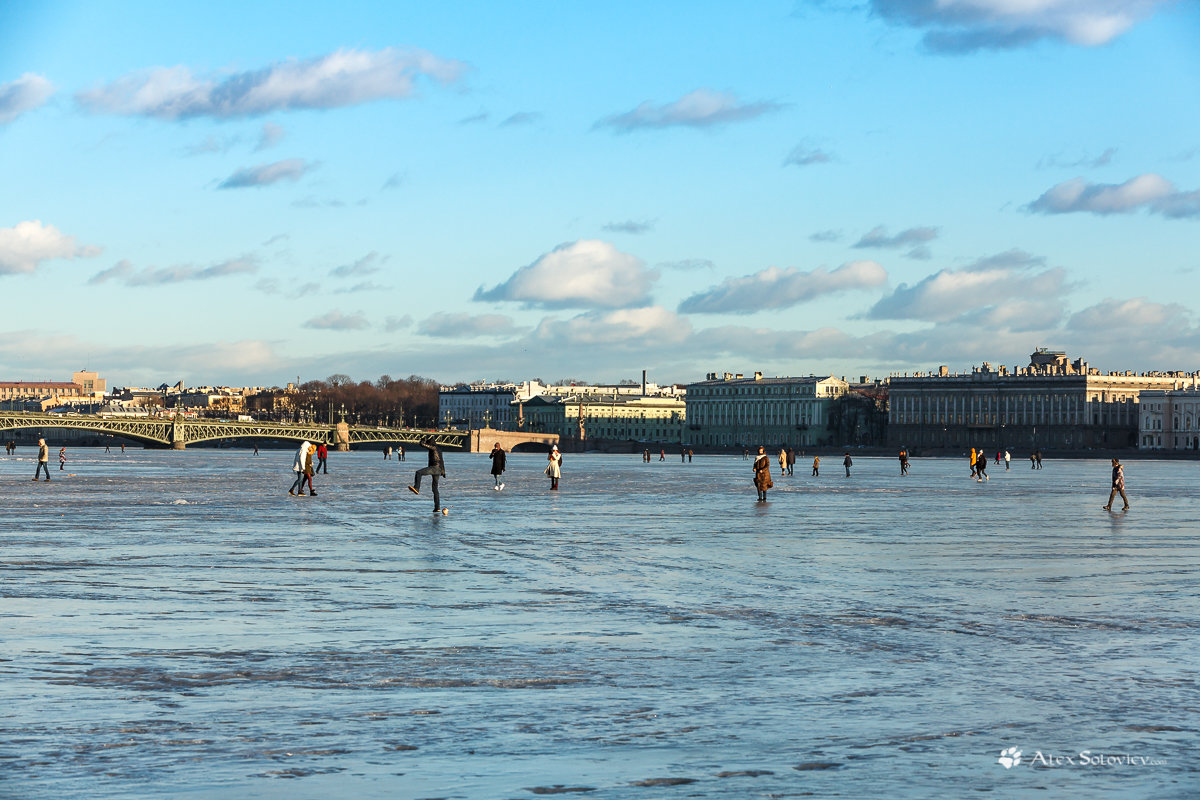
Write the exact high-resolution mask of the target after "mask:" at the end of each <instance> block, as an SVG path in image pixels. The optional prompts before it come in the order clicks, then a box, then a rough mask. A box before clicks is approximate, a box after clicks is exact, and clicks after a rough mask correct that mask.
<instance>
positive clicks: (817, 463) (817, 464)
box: [813, 456, 821, 478]
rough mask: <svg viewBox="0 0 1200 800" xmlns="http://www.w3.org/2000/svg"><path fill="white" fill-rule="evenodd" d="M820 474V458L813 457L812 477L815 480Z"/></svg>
mask: <svg viewBox="0 0 1200 800" xmlns="http://www.w3.org/2000/svg"><path fill="white" fill-rule="evenodd" d="M820 474H821V457H820V456H813V477H814V478H816V477H817V476H819V475H820Z"/></svg>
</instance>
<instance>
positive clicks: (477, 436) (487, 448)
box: [471, 428, 558, 453]
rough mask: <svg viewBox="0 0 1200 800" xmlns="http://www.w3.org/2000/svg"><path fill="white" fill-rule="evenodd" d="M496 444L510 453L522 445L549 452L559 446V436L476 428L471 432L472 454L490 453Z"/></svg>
mask: <svg viewBox="0 0 1200 800" xmlns="http://www.w3.org/2000/svg"><path fill="white" fill-rule="evenodd" d="M496 442H499V443H500V446H501V447H503V448H504V449H505V450H507V451H509V452H512V450H513V449H514V448H517V447H520V446H521V445H533V446H534V447H535V448H537V449H539V450H542V451H543V452H549V450H550V448H551V447H553V446H554V445H556V444H558V434H557V433H527V432H525V431H498V430H495V429H494V428H475V429H474V430H472V431H471V452H472V453H490V452H491V451H492V445H494V444H496Z"/></svg>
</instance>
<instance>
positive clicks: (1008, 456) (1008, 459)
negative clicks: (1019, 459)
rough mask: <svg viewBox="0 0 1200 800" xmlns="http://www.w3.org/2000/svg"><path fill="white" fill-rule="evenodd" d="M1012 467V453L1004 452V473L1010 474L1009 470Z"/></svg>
mask: <svg viewBox="0 0 1200 800" xmlns="http://www.w3.org/2000/svg"><path fill="white" fill-rule="evenodd" d="M1011 466H1012V453H1010V452H1008V451H1007V450H1005V451H1004V471H1005V472H1008V468H1009V467H1011Z"/></svg>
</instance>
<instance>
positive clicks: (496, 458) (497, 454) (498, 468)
mask: <svg viewBox="0 0 1200 800" xmlns="http://www.w3.org/2000/svg"><path fill="white" fill-rule="evenodd" d="M488 458H490V459H491V460H492V478H494V479H495V481H496V485H495V486H493V487H492V488H493V489H495V490H496V491H497V492H498V491H500V490H501V489H503V488H504V484H503V483H501V482H500V476H501V475H503V474H504V462H505V453H504V448H503V447H501V446H500V443H499V442H496V444H494V445H493V446H492V452H491V453H489V454H488Z"/></svg>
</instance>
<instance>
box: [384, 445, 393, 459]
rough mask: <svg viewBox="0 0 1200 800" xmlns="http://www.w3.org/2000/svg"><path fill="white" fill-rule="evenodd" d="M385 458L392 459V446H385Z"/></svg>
mask: <svg viewBox="0 0 1200 800" xmlns="http://www.w3.org/2000/svg"><path fill="white" fill-rule="evenodd" d="M383 460H384V461H391V460H392V448H391V447H390V446H389V447H385V448H383Z"/></svg>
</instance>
